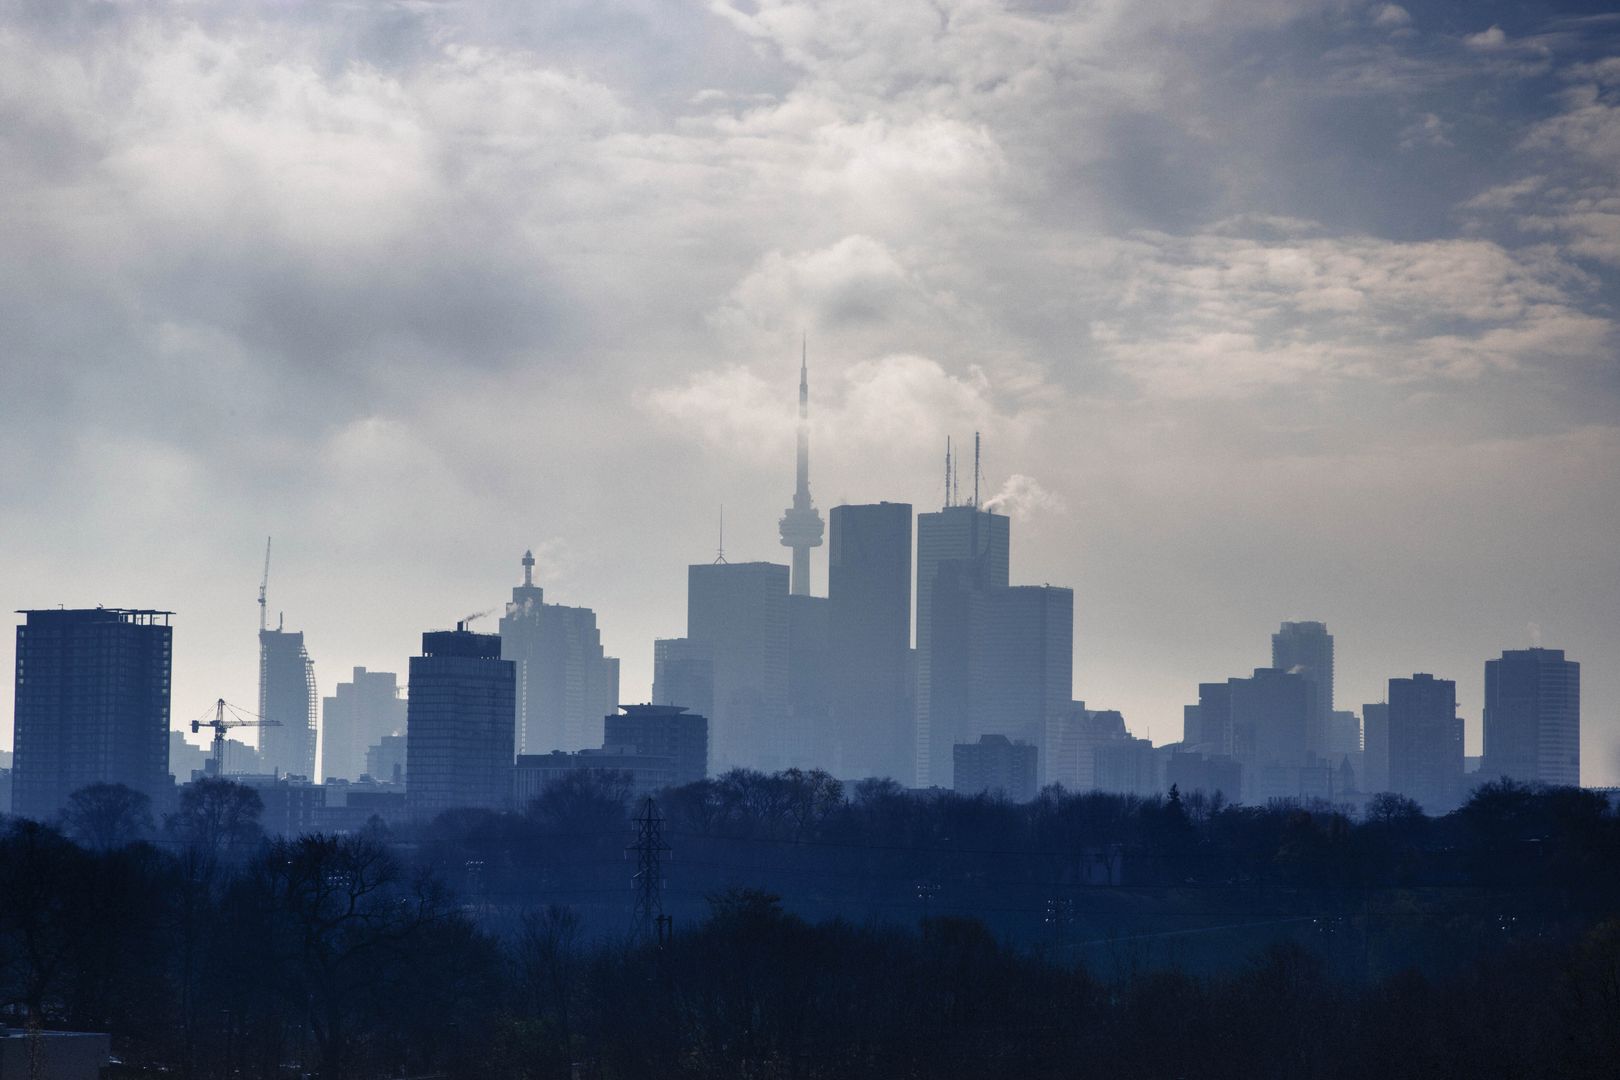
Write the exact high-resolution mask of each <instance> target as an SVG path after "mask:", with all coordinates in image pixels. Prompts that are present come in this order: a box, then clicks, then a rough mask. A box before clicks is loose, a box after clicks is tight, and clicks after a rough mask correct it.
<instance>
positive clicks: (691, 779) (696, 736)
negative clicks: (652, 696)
mask: <svg viewBox="0 0 1620 1080" xmlns="http://www.w3.org/2000/svg"><path fill="white" fill-rule="evenodd" d="M619 709H620V712H619V713H618V714H617V715H614V716H608V717H606V718H605V719H604V726H605V730H604V733H603V735H602V748H603V749H604V750H621V751H622V750H629V751H632V752H634V753H637V754H642V755H645V756H647V757H659V758H665V759H667V760H668V761H669V774H670V775H669V783H671V784H677V785H678V784H693V783H696V782H697V781H699V780H702V779H704V778H705V777H707V776H708V775H709V720H708V717H706V716H703V715H701V714H699V713H694V712H688V711H687V710H686V709H683V708H681V707H679V706H675V705H621V706H619Z"/></svg>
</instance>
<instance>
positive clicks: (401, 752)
mask: <svg viewBox="0 0 1620 1080" xmlns="http://www.w3.org/2000/svg"><path fill="white" fill-rule="evenodd" d="M405 743H406V739H405V736H404V735H384V736H383V737H382V738H380V739H378V740H377V743H376V745H375V746H368V747H366V775H367V776H369V777H371V778H372V779H373V780H375V781H377V782H378V783H379V784H403V783H404V782H405V754H406V746H405Z"/></svg>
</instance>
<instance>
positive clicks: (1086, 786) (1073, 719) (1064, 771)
mask: <svg viewBox="0 0 1620 1080" xmlns="http://www.w3.org/2000/svg"><path fill="white" fill-rule="evenodd" d="M1128 737H1129V733H1128V732H1127V731H1126V730H1125V717H1124V716H1122V715H1121V714H1120V713H1119V711H1118V710H1117V709H1088V708H1086V703H1085V702H1083V701H1071V702H1070V703H1069V707H1068V708H1067V709H1065V710H1064V711H1063V712H1061V713H1060V714H1059V715H1058V716H1057V717H1056V718H1054V719H1053V720H1051V721H1050V722H1049V723H1048V724H1047V729H1046V744H1045V747H1044V755H1043V756H1044V758H1045V761H1044V765H1043V768H1044V769H1045V773H1046V782H1047V783H1048V784H1061V785H1063V788H1064V789H1065V790H1066V791H1074V792H1084V791H1093V790H1096V788H1097V786H1098V784H1097V748H1098V747H1100V746H1102V745H1104V744H1105V743H1111V742H1118V741H1119V740H1121V739H1125V738H1128Z"/></svg>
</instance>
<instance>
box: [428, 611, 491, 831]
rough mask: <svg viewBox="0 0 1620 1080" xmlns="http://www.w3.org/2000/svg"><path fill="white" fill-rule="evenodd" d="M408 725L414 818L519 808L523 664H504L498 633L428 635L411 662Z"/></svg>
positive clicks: (462, 629) (458, 631)
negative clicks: (518, 713) (517, 714)
mask: <svg viewBox="0 0 1620 1080" xmlns="http://www.w3.org/2000/svg"><path fill="white" fill-rule="evenodd" d="M410 670H411V673H410V698H409V702H408V708H407V711H406V715H407V722H406V725H405V775H406V777H407V781H406V788H405V805H406V808H407V810H408V812H409V814H410V816H411V817H413V818H431V817H434V816H435V815H437V814H440V813H443V812H444V811H446V810H452V809H455V808H457V807H480V808H485V809H491V810H499V809H503V808H505V807H507V806H509V805H510V804H511V802H512V763H513V761H514V758H515V753H514V747H513V738H514V732H513V727H512V716H513V710H514V707H515V706H514V702H515V700H516V697H517V666H516V664H515V663H514V662H513V661H511V660H503V659H501V639H500V637H499V635H496V634H475V633H472V632H471V631H469V630H467V629H466V625H465V624H464V623H463V624H458V625H457V627H456V629H454V630H439V631H433V632H429V633H426V634H423V635H422V655H421V656H413V657H411V669H410Z"/></svg>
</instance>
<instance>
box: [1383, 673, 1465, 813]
mask: <svg viewBox="0 0 1620 1080" xmlns="http://www.w3.org/2000/svg"><path fill="white" fill-rule="evenodd" d="M1388 723H1389V734H1388V739H1389V788H1390V790H1391V791H1394V792H1397V793H1398V794H1401V795H1405V796H1406V797H1407V798H1409V799H1412V800H1414V801H1416V802H1417V803H1418V804H1419V805H1420V806H1422V807H1423V812H1424V813H1426V814H1431V815H1439V814H1446V813H1450V812H1451V811H1452V810H1454V809H1456V808H1457V804H1458V803H1459V802H1460V801H1461V799H1462V782H1463V722H1462V717H1460V716H1458V715H1457V684H1456V683H1455V682H1453V681H1452V680H1450V679H1437V678H1435V677H1434V676H1433V675H1427V674H1422V673H1419V674H1416V675H1413V676H1412V677H1411V678H1410V679H1391V680H1389V721H1388Z"/></svg>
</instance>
